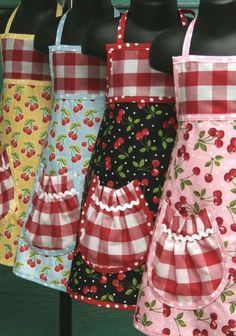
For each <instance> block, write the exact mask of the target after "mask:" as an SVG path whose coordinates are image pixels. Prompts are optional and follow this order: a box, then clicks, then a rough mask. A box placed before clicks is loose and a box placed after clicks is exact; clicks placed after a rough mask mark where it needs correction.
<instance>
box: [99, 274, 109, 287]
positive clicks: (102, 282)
mask: <svg viewBox="0 0 236 336" xmlns="http://www.w3.org/2000/svg"><path fill="white" fill-rule="evenodd" d="M107 281H108V280H107V277H106V276H105V275H103V276H102V277H101V279H100V283H101V284H102V285H105V284H106V283H107Z"/></svg>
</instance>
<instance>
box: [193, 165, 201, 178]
mask: <svg viewBox="0 0 236 336" xmlns="http://www.w3.org/2000/svg"><path fill="white" fill-rule="evenodd" d="M192 172H193V174H194V175H196V176H199V175H200V173H201V170H200V168H198V167H194V168H193V170H192Z"/></svg>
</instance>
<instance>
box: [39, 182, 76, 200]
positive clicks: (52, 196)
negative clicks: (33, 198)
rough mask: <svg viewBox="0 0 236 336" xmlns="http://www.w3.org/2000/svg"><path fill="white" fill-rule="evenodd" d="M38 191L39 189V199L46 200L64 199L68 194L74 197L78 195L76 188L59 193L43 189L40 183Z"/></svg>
mask: <svg viewBox="0 0 236 336" xmlns="http://www.w3.org/2000/svg"><path fill="white" fill-rule="evenodd" d="M38 191H39V199H44V200H45V201H46V202H50V201H53V200H56V201H63V200H64V199H65V198H67V197H68V196H70V197H72V196H75V195H77V191H76V189H75V188H72V189H71V190H66V191H65V192H64V193H62V192H59V193H57V194H56V193H53V194H51V193H46V192H44V191H43V189H42V188H41V186H40V184H38Z"/></svg>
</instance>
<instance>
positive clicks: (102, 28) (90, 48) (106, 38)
mask: <svg viewBox="0 0 236 336" xmlns="http://www.w3.org/2000/svg"><path fill="white" fill-rule="evenodd" d="M118 23H119V18H116V19H113V20H106V21H105V20H104V21H103V22H99V23H97V24H94V25H92V26H91V28H90V29H89V32H88V34H87V36H86V41H85V43H84V44H83V46H82V49H83V52H84V53H85V54H87V55H91V56H95V57H98V58H100V59H102V60H106V49H105V45H106V44H108V43H114V42H116V35H117V27H118ZM178 26H181V22H180V19H179V15H178V8H177V3H176V0H131V4H130V10H129V14H128V19H127V25H126V31H125V42H137V43H151V42H152V40H153V39H154V38H155V36H156V35H157V34H159V33H163V32H164V31H166V30H169V29H170V27H178Z"/></svg>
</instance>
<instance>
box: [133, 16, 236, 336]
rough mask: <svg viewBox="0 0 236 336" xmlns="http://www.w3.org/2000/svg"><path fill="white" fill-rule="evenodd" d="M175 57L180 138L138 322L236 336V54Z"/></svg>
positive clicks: (178, 332) (163, 331) (151, 327)
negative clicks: (235, 335) (227, 55)
mask: <svg viewBox="0 0 236 336" xmlns="http://www.w3.org/2000/svg"><path fill="white" fill-rule="evenodd" d="M193 28H194V21H193V22H192V23H191V25H190V26H189V29H188V31H187V34H186V37H185V41H184V46H183V54H182V56H179V57H174V58H173V62H174V77H175V87H176V104H177V105H176V107H177V114H178V122H179V128H178V134H177V141H176V143H175V147H174V150H173V153H172V159H171V164H170V167H169V170H168V174H167V179H166V182H165V186H164V196H165V197H164V198H163V200H162V202H161V205H160V214H159V216H158V219H157V221H156V226H155V232H154V235H153V239H152V243H151V247H150V253H149V257H148V261H147V270H146V272H145V274H144V277H143V281H142V285H141V290H140V296H139V300H138V303H137V308H136V312H135V319H134V325H135V326H136V328H137V329H139V330H140V331H142V332H143V333H145V334H147V335H152V336H153V335H171V336H190V335H191V336H192V335H206V336H219V335H234V334H235V327H236V320H235V308H236V281H235V280H236V267H235V263H236V252H235V247H236V233H235V232H236V224H235V220H236V218H235V214H236V208H235V205H236V199H235V192H236V189H235V180H234V179H235V176H236V170H235V154H234V153H235V151H236V147H235V145H236V142H235V140H236V131H235V120H236V114H235V108H236V100H235V92H236V78H235V71H236V56H229V57H223V56H198V55H189V50H190V43H191V37H192V32H193Z"/></svg>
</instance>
